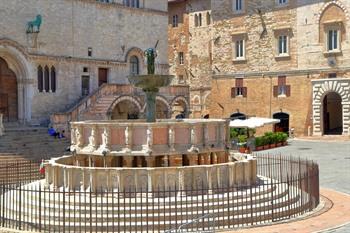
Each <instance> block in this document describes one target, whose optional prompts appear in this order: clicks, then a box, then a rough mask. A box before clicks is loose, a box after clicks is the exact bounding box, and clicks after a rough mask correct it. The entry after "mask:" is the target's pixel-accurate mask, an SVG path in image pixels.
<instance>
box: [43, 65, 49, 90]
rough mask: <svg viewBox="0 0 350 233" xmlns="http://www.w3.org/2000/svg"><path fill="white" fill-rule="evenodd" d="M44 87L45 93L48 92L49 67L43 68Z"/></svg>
mask: <svg viewBox="0 0 350 233" xmlns="http://www.w3.org/2000/svg"><path fill="white" fill-rule="evenodd" d="M44 86H45V91H46V92H49V91H50V70H49V67H47V66H45V69H44Z"/></svg>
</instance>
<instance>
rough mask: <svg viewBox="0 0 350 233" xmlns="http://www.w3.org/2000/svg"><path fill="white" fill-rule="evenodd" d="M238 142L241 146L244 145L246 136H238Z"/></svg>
mask: <svg viewBox="0 0 350 233" xmlns="http://www.w3.org/2000/svg"><path fill="white" fill-rule="evenodd" d="M238 142H239V143H241V144H243V143H246V142H247V135H239V136H238Z"/></svg>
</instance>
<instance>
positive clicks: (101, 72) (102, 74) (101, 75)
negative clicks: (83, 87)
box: [98, 68, 108, 86]
mask: <svg viewBox="0 0 350 233" xmlns="http://www.w3.org/2000/svg"><path fill="white" fill-rule="evenodd" d="M104 83H108V69H106V68H99V69H98V86H101V85H102V84H104Z"/></svg>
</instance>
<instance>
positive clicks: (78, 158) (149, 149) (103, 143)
mask: <svg viewBox="0 0 350 233" xmlns="http://www.w3.org/2000/svg"><path fill="white" fill-rule="evenodd" d="M145 55H146V57H147V71H148V74H147V75H136V76H130V77H129V80H130V83H131V84H133V85H134V86H136V87H139V88H142V90H143V91H144V92H145V94H146V98H147V101H146V102H147V103H146V104H147V110H146V111H147V120H146V121H132V120H129V121H83V122H72V123H71V133H72V135H71V151H73V155H68V156H63V157H60V158H54V159H51V160H50V161H48V162H47V163H46V169H45V171H46V175H45V178H46V184H47V186H52V187H54V188H65V189H68V190H88V189H90V190H94V191H95V190H135V191H139V190H149V191H152V190H156V189H162V190H165V189H167V190H168V189H175V188H189V187H198V185H199V184H201V185H202V186H203V185H204V186H205V187H208V188H210V187H230V186H232V185H234V184H247V185H248V184H253V183H255V182H256V160H254V159H251V160H242V161H235V162H233V161H230V159H229V153H228V147H227V145H229V144H230V142H229V121H227V120H223V119H183V120H175V119H174V120H170V119H168V120H156V119H155V113H156V104H155V103H156V96H157V93H158V91H159V88H160V87H165V86H168V85H170V83H171V80H172V78H173V76H170V75H157V74H155V63H154V61H155V57H156V52H155V49H153V48H150V49H147V50H146V51H145Z"/></svg>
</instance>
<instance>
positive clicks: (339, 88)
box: [312, 78, 350, 135]
mask: <svg viewBox="0 0 350 233" xmlns="http://www.w3.org/2000/svg"><path fill="white" fill-rule="evenodd" d="M312 87H313V102H312V105H313V116H312V118H313V135H324V134H343V135H346V134H349V133H350V132H349V130H350V79H349V78H337V79H335V80H329V79H317V80H312Z"/></svg>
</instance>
